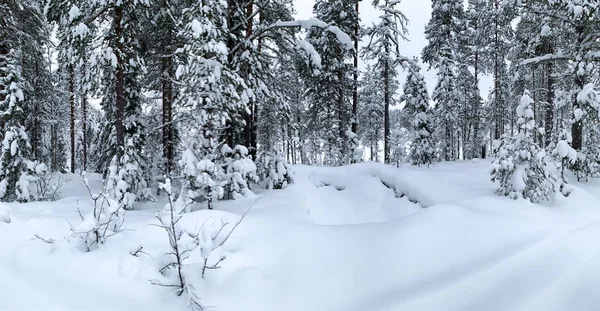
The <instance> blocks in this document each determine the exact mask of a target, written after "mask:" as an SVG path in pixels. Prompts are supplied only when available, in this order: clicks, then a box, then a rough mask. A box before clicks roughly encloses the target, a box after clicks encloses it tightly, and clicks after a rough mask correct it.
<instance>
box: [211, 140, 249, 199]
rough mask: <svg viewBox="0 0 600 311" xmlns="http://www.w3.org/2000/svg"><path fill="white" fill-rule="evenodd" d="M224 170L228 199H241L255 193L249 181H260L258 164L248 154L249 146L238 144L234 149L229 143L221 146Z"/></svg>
mask: <svg viewBox="0 0 600 311" xmlns="http://www.w3.org/2000/svg"><path fill="white" fill-rule="evenodd" d="M219 160H220V161H219V162H221V163H222V167H223V171H224V173H225V180H226V181H227V184H226V186H225V196H226V198H227V199H236V200H237V199H241V198H245V197H249V196H252V195H254V193H253V192H252V190H250V186H249V182H250V181H253V182H258V176H257V175H256V165H255V164H254V161H252V159H250V158H249V156H248V148H246V147H244V146H241V145H237V146H235V147H234V148H233V149H231V147H229V146H228V145H223V147H222V148H221V158H220V159H219Z"/></svg>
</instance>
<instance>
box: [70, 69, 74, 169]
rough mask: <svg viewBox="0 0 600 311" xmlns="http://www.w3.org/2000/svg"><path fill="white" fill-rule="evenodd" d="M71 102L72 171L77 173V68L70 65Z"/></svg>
mask: <svg viewBox="0 0 600 311" xmlns="http://www.w3.org/2000/svg"><path fill="white" fill-rule="evenodd" d="M69 102H70V104H71V113H70V120H69V121H70V122H69V125H70V126H69V134H70V135H69V136H70V138H71V173H75V69H74V68H73V65H69Z"/></svg>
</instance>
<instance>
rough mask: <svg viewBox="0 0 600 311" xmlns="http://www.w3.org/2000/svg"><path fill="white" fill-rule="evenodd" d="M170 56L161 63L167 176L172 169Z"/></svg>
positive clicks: (164, 149) (165, 169) (164, 153)
mask: <svg viewBox="0 0 600 311" xmlns="http://www.w3.org/2000/svg"><path fill="white" fill-rule="evenodd" d="M172 61H173V60H172V56H166V57H163V58H162V60H161V62H162V70H163V72H162V75H163V77H162V123H163V124H162V125H163V127H162V136H163V137H162V138H163V157H164V165H165V167H164V171H165V174H167V175H169V174H170V173H171V170H172V168H173V128H172V127H173V125H172V122H173V120H172V119H171V114H172V111H173V81H171V77H172V75H171V72H172V67H173V63H172Z"/></svg>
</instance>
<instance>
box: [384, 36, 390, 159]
mask: <svg viewBox="0 0 600 311" xmlns="http://www.w3.org/2000/svg"><path fill="white" fill-rule="evenodd" d="M387 53H388V48H387V46H386V54H387ZM383 103H384V107H383V159H384V163H385V164H388V163H390V62H389V60H388V59H386V60H385V63H384V64H383Z"/></svg>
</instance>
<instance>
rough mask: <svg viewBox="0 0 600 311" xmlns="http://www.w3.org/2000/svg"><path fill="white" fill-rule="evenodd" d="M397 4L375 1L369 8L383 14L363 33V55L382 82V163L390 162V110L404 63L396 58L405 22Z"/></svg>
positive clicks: (398, 53) (401, 59)
mask: <svg viewBox="0 0 600 311" xmlns="http://www.w3.org/2000/svg"><path fill="white" fill-rule="evenodd" d="M399 3H400V1H396V0H375V1H373V5H374V6H375V8H377V9H379V10H380V11H382V12H383V13H382V14H381V15H380V17H379V18H380V20H379V23H377V24H374V25H373V26H371V27H368V28H367V29H366V34H367V36H368V37H369V39H368V41H369V44H368V45H367V46H365V48H364V50H363V54H364V55H365V57H366V59H367V60H375V61H376V66H375V67H374V68H373V69H374V70H376V71H377V72H379V74H380V77H381V80H382V82H383V86H382V87H383V103H384V107H383V113H384V119H383V124H384V125H383V128H384V129H383V158H384V163H389V162H390V112H389V110H390V106H391V105H393V104H394V94H395V91H396V90H397V89H398V88H397V85H398V84H397V83H396V82H395V81H396V80H397V77H398V71H397V68H398V65H400V64H401V62H404V61H406V58H405V57H404V56H402V55H400V40H407V38H406V34H407V33H408V30H407V28H406V25H407V24H408V19H407V18H406V16H405V15H404V14H403V13H402V12H401V11H400V10H399V9H398V8H397V5H398V4H399Z"/></svg>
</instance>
